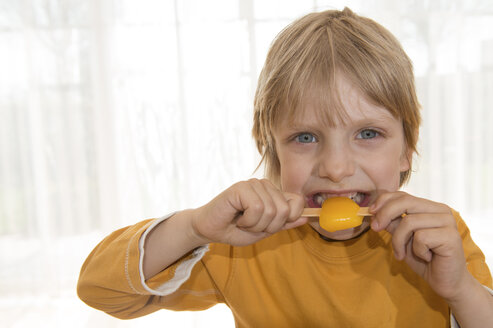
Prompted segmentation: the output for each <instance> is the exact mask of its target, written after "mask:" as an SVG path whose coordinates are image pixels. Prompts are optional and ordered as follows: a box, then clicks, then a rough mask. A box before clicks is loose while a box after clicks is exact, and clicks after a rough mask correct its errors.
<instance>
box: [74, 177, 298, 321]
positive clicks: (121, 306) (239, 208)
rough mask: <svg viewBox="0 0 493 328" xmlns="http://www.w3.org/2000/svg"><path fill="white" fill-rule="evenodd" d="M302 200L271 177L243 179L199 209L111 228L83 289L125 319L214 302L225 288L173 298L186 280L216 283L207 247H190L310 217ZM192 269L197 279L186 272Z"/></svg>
mask: <svg viewBox="0 0 493 328" xmlns="http://www.w3.org/2000/svg"><path fill="white" fill-rule="evenodd" d="M303 205H304V199H303V197H302V196H300V195H294V194H288V193H282V192H280V191H279V190H278V189H276V188H275V187H274V186H273V185H272V184H271V183H270V182H268V181H267V180H256V179H252V180H249V181H244V182H239V183H237V184H235V185H233V186H231V187H230V188H228V189H227V190H225V191H224V192H223V193H221V194H220V195H218V196H217V197H216V198H214V199H213V200H212V201H210V202H209V203H208V204H206V205H204V206H202V207H200V208H197V209H194V210H185V211H182V212H178V213H176V214H175V215H173V216H172V217H170V218H168V219H166V220H164V221H163V220H161V221H156V220H150V221H143V222H140V223H137V224H135V225H133V226H130V227H127V228H123V229H120V230H118V231H115V232H113V233H112V234H111V235H109V236H108V237H106V238H105V239H104V240H103V241H102V242H101V243H100V244H99V245H98V246H97V247H96V248H95V249H94V250H93V251H92V252H91V254H90V255H89V256H88V258H87V259H86V261H85V263H84V265H83V266H82V269H81V273H80V277H79V282H78V286H77V292H78V294H79V297H80V298H81V299H82V300H83V301H84V302H86V303H87V304H88V305H90V306H92V307H94V308H97V309H100V310H102V311H105V312H107V313H108V314H111V315H113V316H116V317H118V318H124V319H128V318H134V317H139V316H142V315H145V314H148V313H151V312H153V311H156V310H159V309H161V308H171V309H175V310H187V309H190V308H193V309H196V310H197V309H203V308H207V307H210V306H211V305H213V304H216V303H217V302H220V301H221V300H220V295H217V294H214V293H212V294H211V293H207V294H206V295H207V296H197V297H192V296H190V294H189V295H186V293H181V294H179V296H176V295H175V296H174V297H167V296H168V295H170V294H171V293H173V292H174V291H176V289H177V288H179V287H180V286H182V284H183V286H184V287H183V288H185V289H189V290H199V291H204V290H209V291H210V290H214V288H216V287H215V285H214V282H213V281H211V278H210V277H209V275H208V272H207V270H202V269H201V268H202V267H201V266H202V265H203V264H202V263H201V262H198V261H199V260H200V258H201V256H202V254H203V253H204V250H197V251H194V252H190V251H191V250H193V249H194V248H196V247H197V246H200V245H204V244H207V243H210V242H217V243H224V244H231V245H248V244H252V243H254V242H256V241H258V240H260V239H262V238H265V237H267V236H270V235H271V234H273V233H275V232H277V231H279V230H282V229H290V228H294V227H296V226H299V225H301V224H304V223H306V221H307V219H306V218H300V217H299V216H300V215H301V213H302V210H303ZM158 222H160V223H158ZM146 234H147V236H146ZM183 267H186V268H187V269H186V270H178V269H181V268H183ZM141 268H142V269H141ZM166 268H169V270H166ZM192 270H193V271H192ZM190 272H192V274H193V275H194V279H188V277H189V275H190V274H191V273H190ZM178 273H179V274H178ZM144 280H145V281H144ZM199 294H200V293H199ZM200 295H205V294H204V293H202V294H200ZM182 296H183V298H186V301H182V299H181V298H180V297H182ZM192 299H193V300H192Z"/></svg>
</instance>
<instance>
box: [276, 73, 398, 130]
mask: <svg viewBox="0 0 493 328" xmlns="http://www.w3.org/2000/svg"><path fill="white" fill-rule="evenodd" d="M296 103H297V106H295V107H294V106H293V107H289V106H284V108H283V109H282V110H281V111H280V113H279V117H278V119H277V120H276V121H277V122H278V124H279V123H280V124H282V125H284V124H288V125H290V126H293V125H297V124H298V123H300V122H308V121H313V122H311V123H321V122H322V123H323V124H324V125H327V126H331V127H335V126H340V125H348V124H350V123H351V122H356V121H359V120H372V121H377V122H378V121H382V122H384V121H395V120H398V119H399V118H397V117H395V116H394V115H393V114H392V113H391V112H390V111H389V110H388V109H386V108H385V107H383V106H382V105H379V104H376V103H375V102H374V101H372V100H370V98H369V97H368V96H367V95H366V94H365V93H364V92H363V91H361V89H360V88H359V87H357V86H356V85H354V84H353V83H351V82H350V81H349V80H348V79H346V78H345V77H344V76H342V75H339V76H338V77H336V79H335V83H334V84H333V87H332V88H330V89H328V88H326V89H325V90H324V89H322V88H317V87H315V88H309V89H308V90H306V92H304V93H303V97H302V98H301V99H298V101H297V102H296Z"/></svg>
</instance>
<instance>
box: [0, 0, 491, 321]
mask: <svg viewBox="0 0 493 328" xmlns="http://www.w3.org/2000/svg"><path fill="white" fill-rule="evenodd" d="M344 6H348V7H350V8H351V9H352V10H353V11H355V12H356V13H358V14H362V15H365V16H368V17H370V18H373V19H375V20H376V21H377V22H379V23H381V24H382V25H384V26H385V27H387V28H388V29H389V30H390V31H392V32H393V33H394V34H395V35H396V36H397V37H398V39H399V40H401V42H402V45H403V47H404V48H405V50H406V51H407V53H408V54H409V56H410V57H411V58H412V60H413V62H414V65H415V73H416V83H417V87H418V93H419V98H420V101H421V104H422V106H423V119H424V121H423V127H422V130H421V142H420V144H419V152H420V155H419V156H417V157H416V159H415V164H414V169H415V172H414V173H413V176H412V178H411V182H410V183H409V184H408V185H407V186H406V187H405V188H404V189H405V190H406V191H409V192H411V193H414V194H416V195H418V196H421V197H427V198H430V199H433V200H436V201H441V202H445V203H447V204H449V205H450V206H452V207H454V208H456V209H457V210H459V211H460V212H461V214H462V216H463V217H464V219H465V220H466V222H467V223H468V225H469V226H470V228H471V231H472V235H473V238H474V239H475V241H476V242H477V244H479V246H480V247H481V248H482V249H483V251H484V253H485V254H486V257H487V262H488V263H489V264H490V267H491V265H492V263H493V242H492V240H493V201H492V200H493V133H491V127H492V126H493V108H492V107H493V2H492V1H491V0H436V1H430V0H428V1H426V0H414V1H411V0H408V1H393V0H380V1H378V0H374V1H368V0H347V1H335V0H334V1H331V0H313V1H306V0H305V1H301V0H299V1H295V0H210V1H200V0H139V1H135V0H15V1H13V0H0V318H1V321H2V327H69V326H70V327H142V326H144V325H145V324H149V325H151V326H154V327H157V326H158V325H162V324H163V323H167V324H168V326H171V327H233V326H234V323H233V320H232V316H231V314H230V313H229V310H228V309H227V308H226V307H225V306H221V305H219V306H216V307H213V308H212V309H211V310H208V311H205V312H200V313H193V312H182V313H179V312H171V311H159V312H158V313H155V314H151V315H149V316H147V317H144V318H140V319H135V320H131V321H120V320H117V319H114V318H112V317H110V316H107V315H105V314H103V313H100V312H99V311H96V310H94V309H92V308H89V307H88V306H86V305H85V304H83V303H82V302H81V301H80V300H79V299H78V298H77V296H76V291H75V285H76V282H77V278H78V273H79V270H80V267H81V265H82V263H83V261H84V259H85V257H86V256H87V255H88V254H89V252H90V251H91V250H92V248H93V247H94V246H95V245H96V244H97V243H98V242H99V241H100V240H101V239H102V238H103V237H104V236H106V235H107V234H109V233H110V232H112V231H113V230H116V229H117V228H120V227H123V226H126V225H130V224H132V223H135V222H137V221H140V220H142V219H145V218H150V217H159V216H162V215H164V214H166V213H168V212H170V211H174V210H178V209H183V208H190V207H196V206H199V205H202V204H204V203H205V202H207V201H208V200H209V199H211V198H212V197H213V196H214V195H216V194H217V193H219V192H220V191H222V190H223V189H224V188H226V187H228V186H229V185H231V184H232V183H234V182H236V181H238V180H243V179H248V178H250V177H251V176H258V177H259V176H261V174H262V172H261V170H260V172H257V173H254V170H255V168H256V166H257V164H258V161H259V156H258V154H257V152H256V150H255V147H254V143H253V140H252V138H251V132H250V130H251V125H252V123H251V121H252V98H253V93H254V90H255V86H256V79H257V76H258V74H259V72H260V69H261V68H262V65H263V61H264V59H265V55H266V52H267V49H268V46H269V44H270V42H271V41H272V39H273V38H274V37H275V36H276V34H277V33H278V32H279V31H280V30H281V29H282V28H283V27H284V26H285V25H287V24H288V23H290V22H291V21H292V20H294V19H295V18H298V17H300V16H302V15H304V14H306V13H308V12H310V11H319V10H323V9H342V8H343V7H344Z"/></svg>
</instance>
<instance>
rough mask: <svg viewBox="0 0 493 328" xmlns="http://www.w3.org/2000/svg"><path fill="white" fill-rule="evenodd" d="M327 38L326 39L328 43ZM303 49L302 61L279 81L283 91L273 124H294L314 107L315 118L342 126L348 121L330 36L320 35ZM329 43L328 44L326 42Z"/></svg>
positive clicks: (329, 124) (330, 124) (328, 123)
mask: <svg viewBox="0 0 493 328" xmlns="http://www.w3.org/2000/svg"><path fill="white" fill-rule="evenodd" d="M327 36H329V38H328V39H329V40H327ZM313 41H314V42H311V44H312V46H311V47H306V48H304V53H303V59H304V60H302V61H300V62H298V63H297V65H296V67H294V69H291V70H286V72H288V73H287V74H285V76H284V77H283V79H280V80H279V81H278V82H279V84H281V85H278V87H279V88H278V90H283V94H282V95H280V97H279V99H282V102H281V103H280V106H279V107H278V110H277V111H276V113H275V114H276V115H275V116H276V117H275V120H274V122H273V123H274V124H279V122H280V121H281V120H286V121H287V122H291V123H292V122H294V121H296V120H297V119H298V118H300V117H303V116H304V115H305V111H306V109H308V108H315V109H316V113H317V115H318V116H319V117H318V119H319V120H321V121H323V122H325V124H327V125H328V126H335V125H336V124H338V123H345V122H346V121H347V119H348V117H347V113H346V110H345V109H344V106H343V102H342V99H341V96H340V92H339V90H338V85H337V82H336V81H337V74H341V72H340V70H339V69H338V68H337V65H338V63H336V54H335V53H334V50H333V44H332V42H331V38H330V34H329V33H327V34H326V33H322V34H321V35H320V36H319V38H318V40H313ZM327 41H329V42H327Z"/></svg>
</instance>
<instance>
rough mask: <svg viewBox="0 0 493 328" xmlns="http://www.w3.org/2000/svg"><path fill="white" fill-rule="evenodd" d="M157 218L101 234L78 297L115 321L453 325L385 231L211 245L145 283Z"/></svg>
mask: <svg viewBox="0 0 493 328" xmlns="http://www.w3.org/2000/svg"><path fill="white" fill-rule="evenodd" d="M454 215H455V217H456V220H457V224H458V228H459V232H460V233H461V236H462V240H463V246H464V251H465V254H466V258H467V265H468V269H469V271H470V272H471V273H472V274H473V275H474V276H475V277H476V279H477V280H478V281H479V282H480V283H482V284H483V285H485V286H487V287H490V288H491V286H492V280H491V274H490V271H489V269H488V267H487V265H486V263H485V260H484V255H483V254H482V252H481V250H480V249H479V248H478V247H477V246H476V245H475V244H474V242H473V241H472V239H471V238H470V234H469V230H468V228H467V226H466V225H465V224H464V222H463V221H462V219H461V218H460V216H459V215H458V214H457V213H456V212H454ZM159 222H160V221H159V220H150V221H143V222H140V223H138V224H136V225H134V226H131V227H127V228H124V229H121V230H118V231H115V232H114V233H113V234H111V235H110V236H108V237H107V238H106V239H105V240H103V241H102V242H101V243H100V244H99V245H98V246H97V247H96V248H95V249H94V250H93V252H92V253H91V254H90V255H89V257H88V259H87V260H86V262H85V263H84V265H83V267H82V270H81V275H80V279H79V284H78V293H79V296H80V298H81V299H82V300H84V301H85V302H86V303H87V304H88V305H90V306H93V307H95V308H98V309H100V310H103V311H105V312H107V313H109V314H111V315H114V316H116V317H119V318H133V317H138V316H142V315H145V314H148V313H151V312H154V311H156V310H159V309H162V308H166V309H173V310H202V309H206V308H208V307H210V306H212V305H214V304H217V303H225V304H226V305H228V306H229V307H230V309H231V311H232V312H233V315H234V318H235V321H236V325H237V326H238V327H264V326H265V327H267V326H269V327H327V326H330V327H433V328H435V327H449V326H450V313H449V308H448V305H447V304H446V302H445V301H444V300H443V299H441V298H440V297H439V296H438V295H436V294H435V293H434V292H433V291H432V290H431V288H430V287H429V286H428V284H427V283H426V282H425V281H424V280H423V279H422V278H421V277H419V276H418V275H417V274H415V273H414V272H413V271H412V270H411V269H410V268H409V267H408V266H407V264H406V263H405V262H400V261H397V260H395V258H394V256H393V254H392V246H391V236H390V234H388V233H386V232H380V233H376V232H374V231H371V230H370V231H368V232H367V233H365V234H363V235H362V236H360V237H358V238H357V239H354V240H349V241H343V242H328V241H325V240H323V239H321V238H320V236H319V235H318V234H317V232H316V231H314V230H313V229H312V228H311V227H310V226H309V225H305V226H302V227H299V228H297V229H292V230H288V231H282V232H279V233H277V234H275V235H273V236H271V237H269V238H266V239H264V240H262V241H260V242H258V243H256V244H254V245H250V246H245V247H233V246H229V245H225V244H210V245H209V246H208V248H207V247H205V248H199V249H197V250H195V251H193V252H191V253H190V254H187V255H186V256H184V257H183V258H182V259H180V260H179V261H177V262H176V263H174V264H173V265H172V266H170V267H169V268H168V269H166V270H165V271H163V272H161V273H159V274H157V275H156V276H155V277H152V278H151V279H149V280H147V281H144V280H143V278H142V257H143V242H144V239H145V236H146V234H147V232H148V231H149V230H150V229H152V228H153V226H155V225H156V224H157V223H159Z"/></svg>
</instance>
